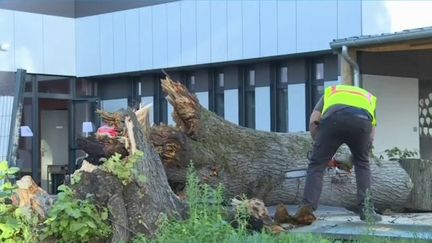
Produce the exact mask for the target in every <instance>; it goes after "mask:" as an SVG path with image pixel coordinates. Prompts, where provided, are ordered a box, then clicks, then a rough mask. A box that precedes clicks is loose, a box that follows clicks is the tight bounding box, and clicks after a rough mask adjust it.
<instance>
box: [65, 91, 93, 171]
mask: <svg viewBox="0 0 432 243" xmlns="http://www.w3.org/2000/svg"><path fill="white" fill-rule="evenodd" d="M71 106H72V107H71V109H70V112H71V114H70V116H69V117H70V119H71V121H70V124H71V126H70V129H69V132H70V136H69V137H70V142H69V144H70V145H71V146H70V153H69V154H70V159H69V173H71V174H72V173H73V172H74V171H75V170H76V169H77V166H80V163H81V162H82V160H83V158H85V157H86V153H85V152H84V151H82V150H81V149H79V148H78V146H77V142H76V141H77V139H78V138H81V137H88V136H91V135H92V134H93V133H95V132H96V130H97V128H98V127H99V126H100V119H99V118H98V116H97V114H96V110H97V109H100V99H99V98H85V99H82V100H74V101H72V102H71Z"/></svg>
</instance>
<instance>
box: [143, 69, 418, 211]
mask: <svg viewBox="0 0 432 243" xmlns="http://www.w3.org/2000/svg"><path fill="white" fill-rule="evenodd" d="M162 86H163V89H164V91H165V92H166V93H167V94H168V97H167V99H168V101H169V102H170V103H171V105H173V107H174V112H173V118H174V120H175V121H176V124H177V127H176V128H172V127H168V126H155V127H153V128H152V130H151V135H150V140H151V142H152V143H153V145H154V146H155V148H156V151H157V152H158V153H159V155H160V157H161V158H162V161H163V163H164V166H165V170H166V173H167V175H168V180H169V181H170V183H171V184H172V185H182V184H184V182H185V177H186V169H187V166H188V163H189V162H190V161H192V162H193V164H194V165H195V167H196V168H197V170H198V172H199V175H200V176H201V179H202V180H203V181H204V182H206V183H209V184H213V185H216V184H218V183H222V184H223V185H224V187H225V190H226V194H227V195H226V196H227V197H233V196H236V195H240V194H245V195H246V196H247V197H249V198H250V197H257V198H260V199H262V200H263V201H264V202H265V203H266V205H275V204H278V203H285V204H297V203H299V202H300V200H301V199H302V194H303V187H304V182H305V179H304V178H302V179H286V178H285V174H286V172H288V171H289V170H292V169H301V168H307V164H308V160H307V152H308V151H310V150H311V149H312V140H311V139H310V137H309V136H308V133H274V132H263V131H257V130H253V129H249V128H244V127H240V126H237V125H235V124H233V123H230V122H228V121H226V120H224V119H222V118H220V117H219V116H217V115H216V114H214V113H212V112H210V111H208V110H206V109H205V108H203V107H201V106H200V104H199V102H198V99H197V98H196V96H195V95H193V94H191V93H189V92H188V91H187V89H186V88H185V87H184V86H183V85H181V84H180V83H176V82H173V81H172V80H170V79H169V78H166V79H165V80H162ZM340 153H342V154H347V153H348V151H347V150H346V149H345V150H344V149H342V150H341V152H340ZM371 170H372V180H373V186H372V193H373V199H374V202H375V206H376V207H377V208H378V209H381V210H384V209H392V210H400V209H402V208H403V207H404V205H405V202H406V200H407V199H408V197H409V195H410V191H411V189H412V186H413V185H412V183H411V180H410V177H409V176H408V174H407V173H406V172H405V171H404V169H403V168H401V167H400V165H399V164H398V163H397V162H395V161H380V160H375V159H372V160H371ZM320 202H321V204H324V205H332V206H342V207H346V208H350V209H353V208H355V207H356V183H355V175H354V173H353V174H351V175H348V176H346V177H341V176H339V175H336V176H331V175H325V177H324V187H323V192H322V196H321V201H320Z"/></svg>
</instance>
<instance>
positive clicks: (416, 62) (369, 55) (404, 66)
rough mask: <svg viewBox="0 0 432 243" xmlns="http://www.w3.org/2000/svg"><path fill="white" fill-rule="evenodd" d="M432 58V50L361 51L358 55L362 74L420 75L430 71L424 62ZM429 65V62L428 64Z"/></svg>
mask: <svg viewBox="0 0 432 243" xmlns="http://www.w3.org/2000/svg"><path fill="white" fill-rule="evenodd" d="M431 60H432V53H431V52H429V51H428V52H424V54H423V53H419V52H417V51H404V52H361V53H359V55H358V62H359V64H360V68H361V70H360V72H361V73H362V74H373V75H384V76H399V77H418V75H419V74H420V73H421V72H428V70H427V69H430V67H428V68H427V67H426V68H425V67H424V65H421V64H422V62H426V61H428V62H429V63H430V61H431ZM428 65H429V64H428Z"/></svg>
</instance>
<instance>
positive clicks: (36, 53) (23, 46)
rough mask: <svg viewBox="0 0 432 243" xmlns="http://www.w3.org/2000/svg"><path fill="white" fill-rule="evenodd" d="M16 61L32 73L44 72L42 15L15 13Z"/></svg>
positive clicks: (19, 66)
mask: <svg viewBox="0 0 432 243" xmlns="http://www.w3.org/2000/svg"><path fill="white" fill-rule="evenodd" d="M14 14H15V63H16V68H24V69H26V70H27V72H30V73H43V66H44V63H43V23H42V22H43V21H42V15H40V14H33V13H25V12H18V11H16V12H15V13H14Z"/></svg>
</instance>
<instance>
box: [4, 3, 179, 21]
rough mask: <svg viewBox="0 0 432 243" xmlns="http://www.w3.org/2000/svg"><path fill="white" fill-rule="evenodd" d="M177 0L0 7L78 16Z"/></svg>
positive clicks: (18, 4)
mask: <svg viewBox="0 0 432 243" xmlns="http://www.w3.org/2000/svg"><path fill="white" fill-rule="evenodd" d="M173 1H178V0H0V8H1V9H10V10H17V11H23V12H30V13H39V14H47V15H56V16H63V17H70V18H74V17H75V18H79V17H85V16H90V15H96V14H103V13H110V12H115V11H120V10H127V9H132V8H140V7H144V6H149V5H156V4H162V3H168V2H173Z"/></svg>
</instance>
